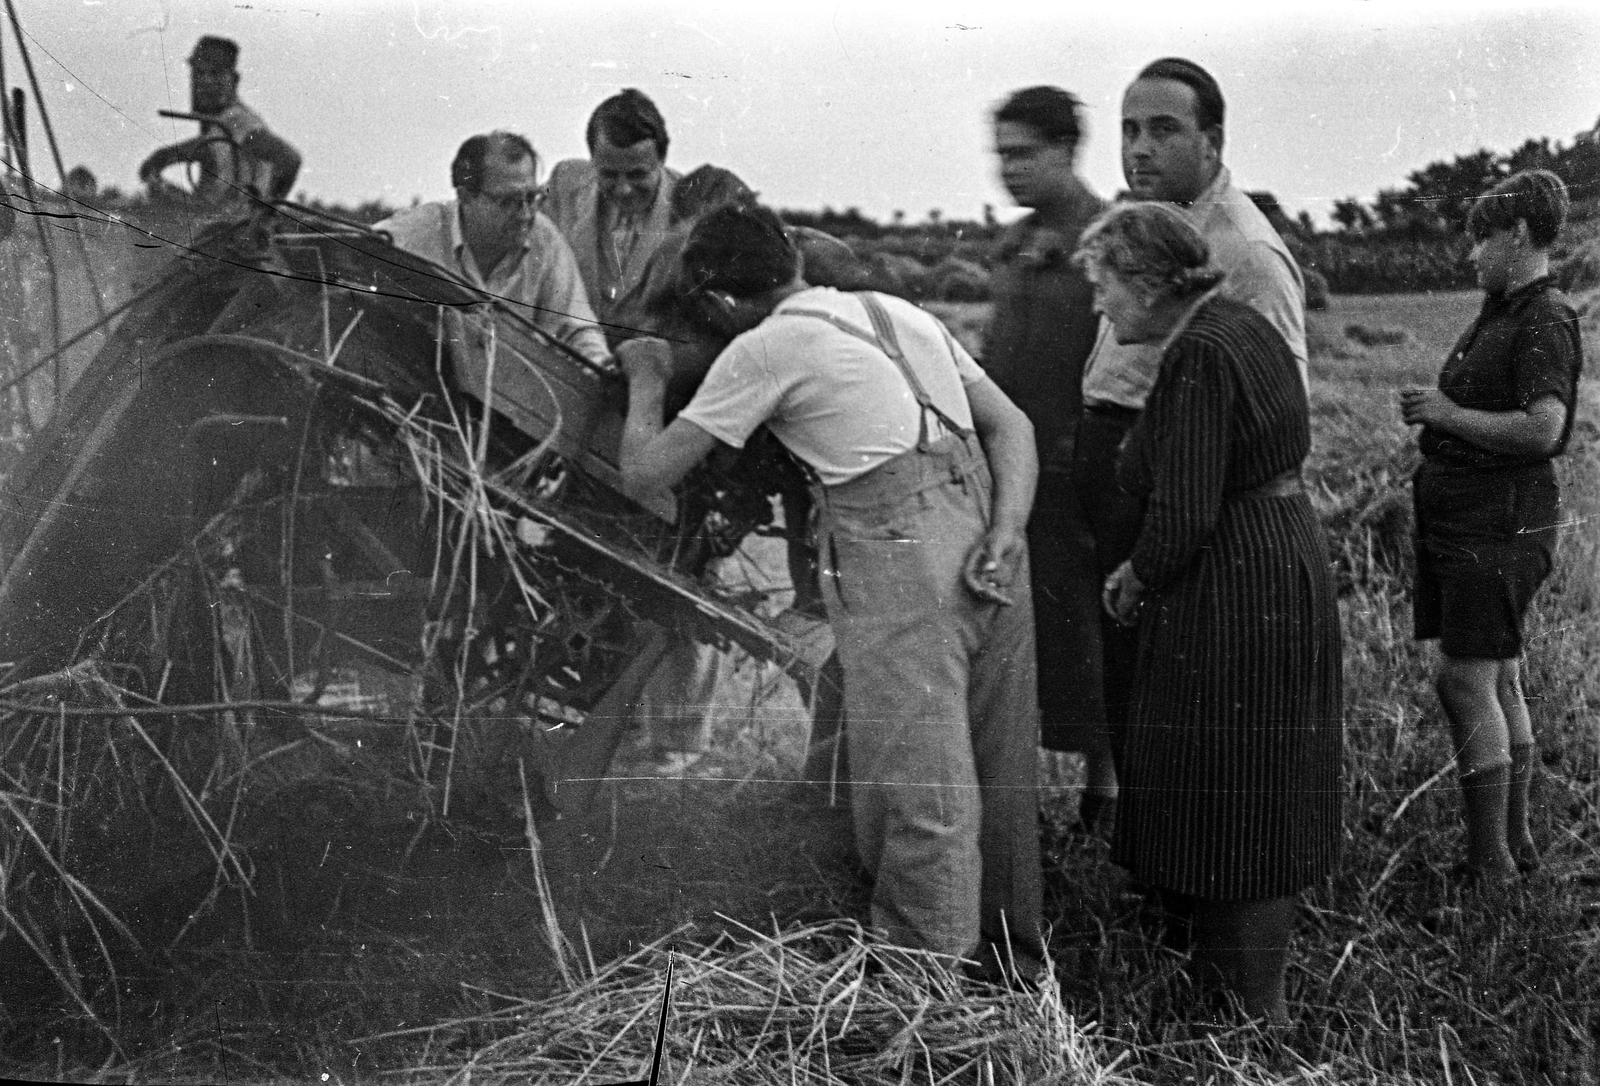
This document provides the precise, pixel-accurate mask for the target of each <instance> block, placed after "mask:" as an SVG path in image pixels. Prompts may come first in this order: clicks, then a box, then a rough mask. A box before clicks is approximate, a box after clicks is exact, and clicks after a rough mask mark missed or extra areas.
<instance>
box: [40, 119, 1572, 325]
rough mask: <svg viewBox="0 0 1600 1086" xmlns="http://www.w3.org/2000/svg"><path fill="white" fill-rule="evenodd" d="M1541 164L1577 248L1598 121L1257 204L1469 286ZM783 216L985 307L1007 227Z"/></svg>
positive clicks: (1339, 251)
mask: <svg viewBox="0 0 1600 1086" xmlns="http://www.w3.org/2000/svg"><path fill="white" fill-rule="evenodd" d="M1535 168H1538V169H1548V170H1551V171H1553V172H1554V173H1555V174H1556V175H1557V176H1559V177H1560V178H1561V179H1562V180H1563V181H1565V182H1566V184H1567V188H1568V190H1569V191H1570V192H1571V193H1572V197H1573V201H1574V204H1575V209H1574V216H1573V219H1574V223H1575V229H1574V230H1573V231H1572V236H1571V237H1569V238H1567V239H1565V246H1564V247H1566V248H1571V247H1575V245H1576V244H1579V243H1582V242H1583V241H1585V240H1587V239H1588V238H1589V236H1590V235H1591V234H1593V233H1596V231H1595V230H1594V229H1593V227H1592V226H1591V222H1592V220H1594V219H1595V217H1596V214H1597V210H1600V121H1597V122H1596V125H1595V127H1594V128H1592V129H1590V130H1588V131H1586V132H1581V133H1579V134H1578V135H1577V136H1575V137H1574V138H1573V140H1572V141H1571V142H1570V143H1563V142H1560V141H1553V140H1551V138H1550V137H1548V136H1540V137H1532V138H1529V139H1528V140H1526V141H1524V142H1523V143H1522V144H1521V145H1520V146H1519V147H1516V148H1515V149H1513V150H1511V151H1508V152H1497V151H1493V150H1490V149H1488V148H1480V149H1479V150H1477V151H1473V152H1471V153H1469V154H1464V155H1457V156H1455V157H1454V158H1452V159H1448V160H1440V161H1437V162H1432V163H1429V164H1428V165H1426V166H1423V167H1422V168H1421V169H1418V170H1413V171H1411V173H1410V174H1408V175H1407V176H1406V181H1405V184H1403V185H1399V186H1396V187H1393V188H1384V189H1380V190H1379V191H1378V193H1377V195H1376V196H1375V197H1374V198H1372V199H1371V200H1369V201H1363V200H1361V199H1359V198H1358V197H1354V196H1349V197H1345V198H1344V199H1341V200H1337V201H1335V203H1334V206H1333V212H1332V216H1331V217H1332V219H1333V227H1332V229H1327V230H1319V229H1317V227H1316V224H1315V223H1314V222H1313V221H1312V219H1311V216H1310V215H1309V214H1307V213H1306V212H1304V211H1300V212H1299V213H1298V214H1297V215H1296V216H1295V217H1294V218H1290V217H1289V215H1288V214H1287V213H1286V211H1285V210H1284V209H1283V208H1282V207H1281V206H1280V205H1279V203H1278V201H1277V199H1276V197H1275V196H1274V195H1273V194H1271V193H1266V192H1252V193H1250V196H1251V197H1252V199H1254V200H1255V201H1256V204H1257V206H1258V207H1260V208H1261V209H1262V211H1263V212H1264V213H1265V214H1266V215H1267V218H1268V219H1269V220H1270V221H1271V222H1272V224H1273V226H1274V227H1275V228H1277V230H1278V232H1279V233H1280V234H1281V235H1283V238H1284V240H1285V242H1286V243H1287V244H1288V245H1289V248H1290V250H1291V252H1293V253H1294V256H1295V259H1296V260H1298V261H1299V262H1300V264H1301V267H1302V268H1303V269H1304V270H1305V271H1306V272H1307V273H1308V275H1307V278H1308V280H1313V281H1314V282H1313V283H1312V284H1309V285H1312V286H1313V287H1314V290H1313V293H1318V292H1322V291H1324V290H1325V291H1332V292H1334V293H1389V292H1402V291H1418V290H1458V289H1469V288H1471V287H1472V286H1474V284H1475V276H1474V273H1473V268H1472V265H1471V262H1470V261H1469V260H1468V259H1467V256H1468V252H1469V250H1470V245H1469V244H1468V242H1467V240H1466V238H1465V237H1464V235H1463V227H1464V226H1465V223H1466V218H1467V211H1468V209H1469V208H1470V207H1471V204H1472V201H1473V200H1474V199H1475V198H1476V197H1477V196H1478V195H1479V194H1480V193H1482V192H1483V191H1484V190H1485V189H1487V188H1489V187H1490V186H1492V185H1494V184H1495V183H1496V182H1498V181H1500V180H1503V179H1504V178H1506V177H1509V176H1510V175H1511V174H1513V173H1516V172H1519V171H1521V170H1526V169H1535ZM68 188H69V193H70V194H71V195H72V197H73V198H74V199H77V200H82V201H83V202H85V203H89V202H92V203H94V204H95V205H97V206H100V207H103V208H105V209H106V210H109V211H134V212H137V211H139V210H140V209H146V208H148V209H151V210H155V208H154V207H153V206H152V205H151V204H150V202H149V200H148V198H147V197H146V196H145V195H144V194H143V193H135V194H124V193H123V192H121V191H119V190H118V189H116V188H115V187H114V186H106V187H104V188H100V187H98V186H96V184H95V182H94V178H93V175H92V174H90V173H89V171H88V170H87V169H84V168H83V167H81V166H80V167H78V168H76V169H74V170H73V171H71V174H70V175H69V181H68ZM298 199H299V200H300V201H301V202H303V203H306V204H308V205H309V206H312V207H315V208H317V209H318V210H322V211H328V212H332V213H334V214H338V215H341V216H343V217H345V218H348V219H351V220H353V221H355V222H361V223H373V222H377V221H379V220H380V219H383V218H386V217H387V216H389V215H391V214H393V213H394V212H395V211H396V210H397V208H395V207H391V206H389V205H388V204H387V203H386V202H385V201H383V200H368V201H365V202H362V203H359V204H353V205H347V204H344V203H342V202H338V201H328V200H321V199H317V198H314V197H309V196H307V195H306V194H305V193H301V194H299V196H298ZM779 214H780V215H781V216H782V217H783V219H784V221H786V222H788V223H790V224H792V225H795V226H806V227H812V228H815V229H818V230H824V231H826V232H828V233H830V234H832V235H834V236H835V237H839V238H843V239H845V240H848V241H849V242H851V243H852V244H853V245H854V246H855V247H856V249H857V250H858V252H859V253H860V255H862V256H863V257H865V258H867V259H868V260H870V261H872V262H874V263H875V264H882V265H884V267H883V269H882V271H883V272H884V275H885V276H886V277H887V278H892V279H895V280H899V281H903V284H902V285H903V290H904V293H906V294H907V296H909V297H915V298H918V299H919V300H920V299H923V298H942V299H944V300H955V301H982V300H986V299H987V297H988V283H987V268H988V265H989V264H990V263H991V255H992V250H993V246H994V243H995V241H996V240H997V239H998V238H999V236H1000V234H1001V232H1002V231H1003V230H1004V227H1003V226H1002V225H1001V224H1000V222H999V221H998V219H997V218H996V216H995V209H994V205H992V204H985V205H984V209H983V217H982V219H981V220H968V219H958V218H947V217H946V216H945V215H944V213H943V212H942V211H940V210H939V209H937V208H935V209H932V210H930V211H929V212H928V213H927V216H926V217H925V218H924V219H922V220H920V221H911V220H909V219H908V217H907V216H906V213H905V212H904V211H896V212H894V214H893V215H892V217H891V219H890V221H888V222H879V221H878V220H876V219H874V218H872V217H871V216H869V215H867V214H865V213H863V212H862V210H861V209H860V208H859V207H847V208H844V209H842V210H839V209H835V208H833V207H829V206H825V207H823V208H822V209H821V210H809V209H780V210H779Z"/></svg>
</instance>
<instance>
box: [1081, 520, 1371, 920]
mask: <svg viewBox="0 0 1600 1086" xmlns="http://www.w3.org/2000/svg"><path fill="white" fill-rule="evenodd" d="M1341 675H1342V661H1341V640H1340V632H1339V615H1338V609H1337V604H1336V602H1335V598H1334V587H1333V581H1332V578H1331V576H1330V572H1329V567H1328V553H1327V548H1326V544H1325V542H1324V540H1323V535H1322V530H1321V527H1320V526H1319V525H1318V523H1317V520H1316V517H1315V514H1314V513H1313V512H1312V509H1311V503H1310V500H1309V499H1308V498H1307V497H1306V496H1305V495H1304V494H1299V495H1295V496H1293V497H1259V498H1249V499H1244V500H1240V501H1234V502H1230V503H1229V504H1227V505H1225V506H1224V508H1223V511H1222V514H1221V519H1220V521H1219V524H1218V527H1217V532H1216V534H1215V536H1214V537H1213V539H1212V541H1211V543H1210V545H1209V546H1208V547H1207V548H1206V549H1205V550H1204V551H1202V552H1201V555H1200V557H1199V558H1198V559H1197V560H1196V561H1195V563H1194V565H1193V566H1192V567H1191V568H1190V569H1189V571H1188V572H1187V573H1186V574H1185V575H1184V576H1183V577H1181V578H1180V579H1179V580H1178V581H1177V582H1175V583H1173V584H1171V585H1169V586H1167V588H1166V589H1165V590H1164V591H1162V592H1160V593H1158V594H1156V595H1154V596H1153V597H1152V598H1151V599H1149V600H1148V601H1147V603H1146V606H1145V608H1144V613H1143V618H1142V621H1141V623H1140V644H1139V665H1138V683H1137V689H1136V691H1135V693H1134V698H1133V705H1132V707H1131V711H1130V714H1129V722H1128V731H1127V752H1126V757H1125V759H1124V765H1123V767H1122V768H1123V775H1122V792H1121V800H1120V804H1119V810H1118V817H1117V823H1118V824H1117V838H1116V843H1115V846H1114V848H1113V852H1112V859H1113V860H1114V861H1115V862H1117V863H1119V864H1121V865H1122V866H1124V867H1126V868H1128V869H1129V871H1130V872H1131V873H1132V875H1133V877H1134V878H1136V879H1138V880H1139V881H1141V882H1143V883H1145V884H1146V885H1149V886H1153V887H1157V888H1160V889H1164V890H1170V891H1176V892H1178V893H1182V894H1190V895H1193V896H1195V897H1200V898H1207V899H1210V900H1218V901H1253V900H1260V899H1265V898H1274V897H1285V896H1288V895H1290V894H1294V893H1296V892H1298V891H1300V890H1302V889H1304V888H1305V887H1306V886H1308V885H1310V884H1312V883H1314V882H1316V881H1318V880H1320V879H1322V878H1324V877H1325V876H1326V875H1327V874H1328V873H1329V872H1330V871H1331V870H1332V868H1333V864H1334V861H1335V859H1336V858H1337V854H1338V849H1339V835H1340V829H1339V812H1340V801H1341V787H1340V780H1339V773H1340V763H1341V758H1342V751H1343V721H1342V689H1341V682H1342V678H1341Z"/></svg>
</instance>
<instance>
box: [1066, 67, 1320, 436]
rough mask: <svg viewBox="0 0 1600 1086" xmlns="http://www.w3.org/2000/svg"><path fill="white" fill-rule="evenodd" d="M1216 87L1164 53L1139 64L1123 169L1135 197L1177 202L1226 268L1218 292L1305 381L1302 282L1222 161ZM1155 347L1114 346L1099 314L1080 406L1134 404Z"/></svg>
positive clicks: (1127, 113) (1127, 99) (1127, 111)
mask: <svg viewBox="0 0 1600 1086" xmlns="http://www.w3.org/2000/svg"><path fill="white" fill-rule="evenodd" d="M1222 121H1223V100H1222V90H1221V89H1220V88H1219V87H1218V86H1217V83H1216V80H1214V79H1212V78H1211V75H1210V73H1208V72H1207V71H1206V70H1205V69H1203V68H1201V67H1200V66H1199V65H1198V64H1195V63H1194V62H1193V61H1188V60H1182V59H1179V58H1176V57H1167V58H1164V59H1162V60H1158V61H1155V62H1153V63H1151V64H1148V65H1146V66H1145V68H1144V69H1143V70H1142V71H1141V72H1140V73H1139V77H1138V78H1137V79H1135V80H1134V81H1133V83H1132V84H1130V85H1129V87H1128V90H1127V92H1126V93H1125V94H1124V95H1123V97H1122V172H1123V176H1124V177H1125V178H1126V179H1127V182H1128V190H1129V192H1130V193H1131V194H1132V196H1133V197H1134V198H1135V199H1139V200H1166V201H1169V202H1171V203H1174V204H1177V205H1178V206H1180V207H1182V208H1184V209H1185V210H1186V211H1187V212H1188V214H1189V217H1190V221H1192V222H1193V223H1194V225H1195V227H1196V228H1197V229H1198V230H1199V231H1200V233H1201V235H1202V236H1203V237H1204V238H1205V239H1206V244H1207V245H1209V246H1210V247H1211V263H1212V264H1214V265H1216V266H1217V267H1219V268H1221V269H1222V270H1223V271H1224V272H1226V273H1227V277H1226V278H1225V279H1223V281H1222V286H1221V288H1220V290H1219V291H1218V293H1220V294H1221V295H1222V296H1223V297H1225V298H1232V299H1233V300H1235V301H1238V302H1243V303H1244V304H1245V305H1248V306H1249V307H1250V308H1252V309H1254V310H1256V311H1257V312H1258V313H1260V314H1261V315H1262V316H1264V317H1266V318H1267V320H1268V321H1270V322H1271V323H1272V326H1273V327H1274V328H1276V329H1277V330H1278V334H1279V335H1281V336H1283V339H1284V342H1285V343H1287V344H1288V345H1289V352H1290V353H1291V354H1293V355H1294V358H1295V361H1296V362H1297V363H1298V364H1299V366H1300V379H1301V381H1305V380H1306V379H1307V372H1306V324H1305V295H1306V290H1305V282H1304V280H1303V278H1302V276H1301V274H1300V266H1299V265H1298V264H1296V263H1295V260H1294V257H1293V256H1291V255H1290V253H1289V249H1288V246H1286V245H1284V243H1283V239H1282V238H1281V237H1279V236H1278V232H1277V231H1276V230H1274V229H1273V227H1272V224H1271V223H1270V222H1268V221H1267V217H1266V216H1265V215H1263V214H1262V213H1261V212H1260V210H1259V209H1258V208H1257V207H1256V206H1255V204H1254V202H1252V201H1251V199H1250V197H1248V196H1246V195H1245V194H1244V193H1243V192H1241V191H1240V190H1239V189H1237V188H1235V187H1234V185H1233V178H1232V176H1231V175H1230V174H1229V173H1228V168H1227V167H1226V166H1224V165H1223V164H1222V144H1223V131H1222ZM1160 361H1161V351H1160V348H1159V347H1158V346H1154V345H1148V344H1127V345H1119V344H1118V343H1117V342H1116V340H1115V338H1113V337H1112V336H1111V335H1110V331H1109V326H1108V325H1107V323H1106V322H1104V321H1102V322H1101V326H1100V335H1099V338H1098V340H1097V342H1096V344H1095V349H1094V351H1093V353H1092V354H1090V356H1089V361H1088V363H1087V365H1086V366H1085V368H1084V377H1083V398H1084V401H1085V403H1086V404H1115V405H1117V406H1120V407H1126V408H1131V409H1133V410H1135V411H1138V410H1142V409H1143V408H1144V400H1145V396H1146V395H1147V394H1148V393H1149V391H1150V386H1151V385H1152V384H1154V383H1155V379H1156V368H1157V367H1158V365H1159V364H1160Z"/></svg>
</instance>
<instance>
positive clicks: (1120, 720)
mask: <svg viewBox="0 0 1600 1086" xmlns="http://www.w3.org/2000/svg"><path fill="white" fill-rule="evenodd" d="M1222 121H1223V99H1222V90H1221V88H1219V87H1218V86H1217V83H1216V80H1214V79H1212V78H1211V75H1210V74H1209V73H1208V72H1206V70H1205V69H1203V68H1201V67H1200V66H1199V65H1198V64H1195V63H1194V62H1193V61H1189V60H1182V59H1179V58H1176V57H1167V58H1164V59H1162V60H1157V61H1155V62H1153V63H1151V64H1149V65H1146V66H1145V68H1144V69H1143V70H1142V71H1140V73H1139V75H1138V78H1136V79H1135V80H1134V81H1133V83H1132V84H1130V85H1129V87H1128V90H1127V92H1126V93H1125V94H1124V95H1123V98H1122V171H1123V175H1124V177H1125V178H1126V180H1127V182H1128V189H1129V192H1130V194H1131V195H1132V197H1133V198H1134V199H1138V200H1165V201H1168V202H1170V203H1174V204H1177V205H1178V206H1179V207H1181V208H1183V209H1184V210H1185V211H1186V212H1187V214H1188V215H1189V217H1190V221H1192V222H1193V223H1194V225H1195V227H1196V228H1197V229H1199V231H1200V233H1201V235H1202V236H1203V237H1204V238H1205V239H1206V244H1207V245H1209V246H1210V247H1211V263H1212V264H1214V265H1215V266H1217V267H1219V268H1221V269H1222V270H1223V271H1224V272H1225V273H1226V277H1225V278H1224V279H1223V281H1222V283H1221V285H1220V286H1219V287H1218V288H1217V292H1218V293H1219V294H1221V295H1222V296H1223V297H1227V298H1232V299H1234V300H1236V301H1239V302H1243V303H1244V304H1245V305H1248V306H1250V307H1251V308H1252V309H1254V310H1256V311H1257V312H1259V313H1260V314H1261V315H1262V316H1264V317H1266V318H1267V320H1268V321H1269V322H1271V324H1272V326H1273V328H1275V329H1277V331H1278V333H1279V334H1280V335H1281V336H1283V339H1284V342H1285V343H1287V344H1288V345H1289V351H1290V353H1291V354H1292V355H1293V356H1294V359H1295V362H1296V363H1297V364H1298V367H1299V371H1300V379H1301V381H1302V382H1304V381H1306V379H1307V370H1306V331H1305V284H1304V282H1303V280H1302V278H1301V275H1300V267H1299V265H1298V264H1296V263H1295V260H1294V257H1293V256H1291V255H1290V254H1289V249H1288V247H1287V246H1286V245H1284V243H1283V239H1282V238H1280V237H1279V236H1278V232H1277V231H1276V230H1274V229H1273V227H1272V224H1271V223H1270V222H1268V221H1267V217H1266V216H1265V215H1263V214H1262V213H1261V212H1260V210H1258V209H1257V208H1256V206H1255V204H1254V203H1253V202H1252V201H1251V199H1250V197H1248V196H1246V195H1245V194H1244V193H1243V192H1241V191H1240V190H1239V189H1237V188H1235V187H1234V185H1233V179H1232V178H1231V176H1230V175H1229V173H1228V169H1227V167H1226V166H1224V165H1223V164H1222V144H1223V131H1222ZM1160 366H1161V345H1160V344H1146V343H1129V344H1119V343H1118V342H1117V341H1116V337H1115V336H1113V335H1112V334H1111V324H1110V322H1109V321H1106V320H1102V321H1101V322H1100V330H1099V334H1098V336H1097V338H1096V340H1095V345H1094V349H1093V350H1092V351H1091V352H1090V354H1089V360H1088V361H1087V362H1086V363H1085V364H1084V370H1083V388H1082V391H1083V413H1082V416H1081V418H1080V420H1079V424H1078V432H1077V437H1076V440H1075V447H1074V450H1073V456H1072V489H1073V491H1074V492H1075V493H1076V494H1077V495H1078V496H1079V500H1080V501H1081V502H1082V510H1081V512H1082V516H1083V519H1084V521H1085V522H1086V523H1087V524H1088V525H1089V530H1090V534H1091V535H1092V536H1093V537H1094V542H1095V561H1096V563H1097V564H1098V566H1099V576H1100V578H1104V577H1105V576H1106V575H1107V574H1109V573H1110V572H1111V571H1112V570H1114V569H1115V568H1116V567H1117V566H1118V565H1120V564H1121V563H1122V561H1123V560H1124V559H1126V558H1127V557H1128V554H1129V553H1130V552H1131V551H1132V549H1133V542H1134V539H1135V537H1136V536H1137V534H1138V530H1139V524H1140V521H1141V520H1142V518H1143V514H1144V511H1143V508H1142V507H1141V505H1140V504H1139V503H1138V502H1137V501H1135V500H1133V499H1132V498H1130V497H1129V496H1128V495H1126V494H1124V493H1123V492H1122V491H1121V490H1120V489H1119V488H1118V487H1117V486H1116V483H1115V479H1116V464H1117V452H1118V449H1119V447H1120V446H1121V443H1122V438H1123V437H1124V436H1125V435H1126V434H1127V432H1128V430H1129V429H1130V428H1131V427H1132V426H1133V423H1134V421H1135V420H1136V419H1137V418H1138V417H1139V412H1141V411H1143V410H1144V404H1145V398H1146V397H1147V396H1148V395H1149V394H1150V388H1151V386H1152V385H1154V384H1155V379H1156V371H1157V370H1158V369H1159V368H1160ZM1097 582H1098V579H1097ZM1086 587H1088V586H1086ZM1095 587H1098V583H1097V585H1096V586H1095ZM1100 639H1101V651H1102V659H1101V664H1102V668H1103V670H1104V683H1103V689H1104V694H1105V703H1106V716H1107V721H1108V724H1109V726H1110V731H1111V745H1112V752H1113V755H1114V756H1119V755H1120V752H1121V749H1122V741H1123V734H1122V729H1123V728H1124V727H1125V718H1126V714H1127V708H1128V702H1129V698H1130V696H1131V694H1132V685H1133V672H1134V663H1135V659H1136V657H1137V654H1138V633H1137V630H1133V629H1129V628H1124V627H1121V626H1119V625H1118V624H1117V623H1115V622H1114V621H1111V620H1110V619H1109V618H1102V620H1101V623H1100Z"/></svg>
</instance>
